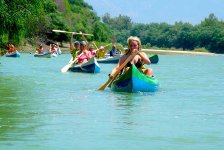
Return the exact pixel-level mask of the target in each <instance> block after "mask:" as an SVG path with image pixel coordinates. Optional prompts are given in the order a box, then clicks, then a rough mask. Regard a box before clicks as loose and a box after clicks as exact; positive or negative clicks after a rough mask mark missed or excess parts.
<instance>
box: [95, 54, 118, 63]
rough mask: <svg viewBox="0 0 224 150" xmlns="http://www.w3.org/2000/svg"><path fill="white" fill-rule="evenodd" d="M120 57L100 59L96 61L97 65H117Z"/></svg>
mask: <svg viewBox="0 0 224 150" xmlns="http://www.w3.org/2000/svg"><path fill="white" fill-rule="evenodd" d="M120 57H121V55H117V56H114V57H111V56H109V57H106V58H101V59H97V62H98V63H118V61H119V59H120Z"/></svg>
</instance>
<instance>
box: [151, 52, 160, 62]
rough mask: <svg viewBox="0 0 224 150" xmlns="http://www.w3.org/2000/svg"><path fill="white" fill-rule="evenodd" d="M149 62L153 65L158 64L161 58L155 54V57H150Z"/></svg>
mask: <svg viewBox="0 0 224 150" xmlns="http://www.w3.org/2000/svg"><path fill="white" fill-rule="evenodd" d="M149 60H150V61H151V63H152V64H157V63H158V61H159V57H158V55H157V54H155V55H153V56H151V57H149Z"/></svg>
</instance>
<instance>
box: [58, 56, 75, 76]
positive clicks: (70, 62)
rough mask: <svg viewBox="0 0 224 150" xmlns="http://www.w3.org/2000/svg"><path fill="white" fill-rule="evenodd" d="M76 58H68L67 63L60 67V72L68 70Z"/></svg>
mask: <svg viewBox="0 0 224 150" xmlns="http://www.w3.org/2000/svg"><path fill="white" fill-rule="evenodd" d="M76 60H77V59H75V60H73V59H72V58H71V59H70V61H69V62H68V64H67V65H65V66H64V67H63V68H62V69H61V72H62V73H65V72H67V71H68V69H69V68H70V67H71V66H72V65H73V64H74V63H75V61H76Z"/></svg>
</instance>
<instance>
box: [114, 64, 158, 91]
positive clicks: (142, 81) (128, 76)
mask: <svg viewBox="0 0 224 150" xmlns="http://www.w3.org/2000/svg"><path fill="white" fill-rule="evenodd" d="M158 88H159V82H158V80H157V79H156V78H155V77H149V76H147V75H145V74H143V73H141V72H140V71H139V70H138V69H137V68H136V67H135V65H131V67H130V69H129V70H128V71H127V72H125V73H124V74H123V75H121V76H120V77H118V78H117V79H115V80H114V81H113V82H112V84H111V89H112V90H113V91H119V92H130V93H135V92H154V91H157V90H158Z"/></svg>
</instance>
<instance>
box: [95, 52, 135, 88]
mask: <svg viewBox="0 0 224 150" xmlns="http://www.w3.org/2000/svg"><path fill="white" fill-rule="evenodd" d="M137 53H138V51H135V52H134V53H132V54H131V55H130V56H129V57H128V58H127V59H126V60H125V62H124V63H123V64H122V65H121V66H120V67H119V68H118V69H117V71H116V72H114V74H112V75H113V76H114V77H116V76H117V75H118V74H119V72H120V71H121V70H122V69H123V68H124V67H125V66H126V65H127V63H128V62H129V61H131V59H132V58H133V57H134V56H135V55H136V54H137ZM111 80H112V79H111V78H109V79H108V80H107V82H105V83H104V84H103V85H101V87H100V88H99V89H98V90H100V91H103V90H104V89H105V88H106V86H107V85H108V84H109V83H110V82H111Z"/></svg>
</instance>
